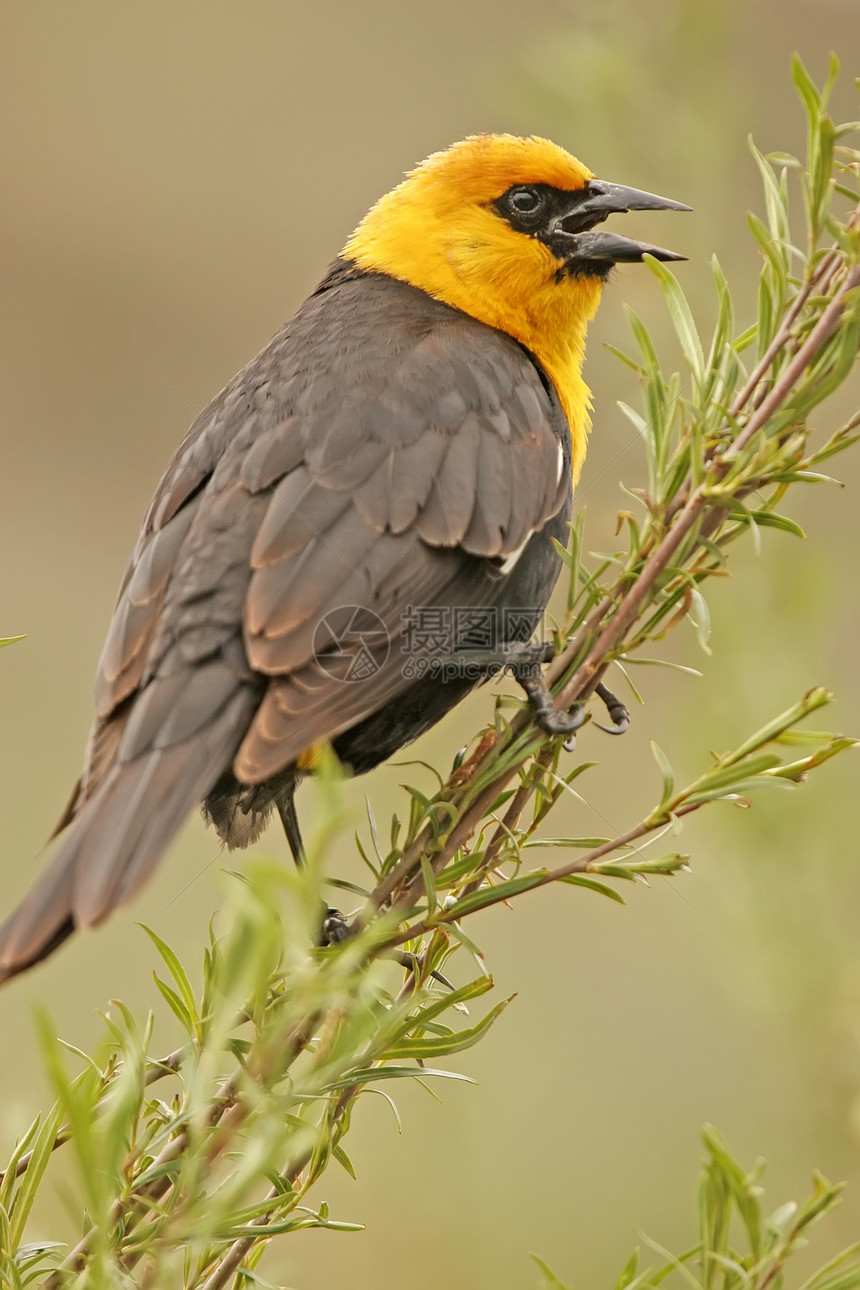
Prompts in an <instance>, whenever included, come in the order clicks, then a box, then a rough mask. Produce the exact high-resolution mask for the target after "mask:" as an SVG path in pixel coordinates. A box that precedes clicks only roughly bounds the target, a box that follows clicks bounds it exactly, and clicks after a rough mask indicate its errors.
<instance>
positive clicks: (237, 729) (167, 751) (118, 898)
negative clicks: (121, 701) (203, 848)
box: [0, 686, 259, 984]
mask: <svg viewBox="0 0 860 1290" xmlns="http://www.w3.org/2000/svg"><path fill="white" fill-rule="evenodd" d="M258 701H259V700H258V698H257V699H256V700H255V699H254V698H253V696H252V695H251V694H250V693H249V691H248V688H247V687H245V686H242V687H240V688H239V689H238V690H237V691H235V692H234V694H233V697H232V698H231V700H230V701H229V702H228V703H227V704H226V705H225V706H224V707H223V708H222V709H221V711H220V712H218V713H217V715H216V716H215V717H214V719H213V720H211V721H210V722H209V723H207V724H206V725H205V726H204V728H203V729H200V730H197V731H196V732H195V733H194V735H192V736H191V737H190V738H187V739H184V740H182V741H181V742H178V743H175V744H172V745H171V746H169V747H161V748H158V747H155V748H151V749H150V750H148V751H147V752H144V753H142V754H141V755H140V756H137V757H135V758H134V759H133V760H130V761H117V762H115V763H114V765H113V766H112V767H111V769H110V770H109V771H108V773H107V774H106V776H105V778H104V780H103V781H102V783H101V784H100V785H99V787H98V789H97V790H96V791H95V792H94V793H93V795H92V797H91V798H90V799H89V800H88V801H86V802H85V803H84V804H83V806H82V807H81V809H80V811H79V812H78V813H77V814H76V815H75V817H74V819H73V820H72V822H71V824H70V825H69V827H68V828H67V829H66V831H65V832H64V834H63V835H62V840H61V841H60V843H59V846H58V849H57V852H56V854H55V855H54V856H53V858H52V859H51V861H50V863H49V864H48V865H47V867H46V868H45V869H44V870H43V871H42V873H41V874H40V875H39V878H38V879H37V881H36V882H35V884H34V885H33V886H32V887H31V889H30V891H29V892H28V893H27V895H26V896H25V897H24V899H23V900H22V902H21V904H20V905H19V906H18V908H17V909H16V910H15V911H14V913H13V914H11V915H10V917H9V918H8V919H7V920H6V922H5V923H4V924H3V926H2V927H0V984H2V982H4V981H6V980H8V979H9V977H12V976H15V974H16V973H18V972H23V971H24V969H25V968H28V967H30V966H32V964H34V963H38V962H39V960H40V959H43V958H46V957H47V956H48V955H49V954H51V953H52V952H53V951H54V950H55V949H56V948H57V946H58V945H60V944H62V942H63V941H64V940H65V939H66V937H67V936H70V935H71V933H72V932H73V931H75V930H76V929H77V928H80V927H94V926H95V925H96V924H97V923H100V922H101V921H102V920H103V919H104V918H107V916H108V915H109V914H110V913H111V912H112V911H113V910H115V909H117V908H118V907H119V906H120V905H124V904H125V902H126V901H128V900H130V899H131V898H132V896H134V894H135V893H136V892H137V891H138V890H139V888H140V887H142V886H143V884H144V883H145V882H146V880H147V879H148V878H149V876H150V874H151V873H152V871H153V870H154V868H155V866H156V865H157V864H158V861H159V860H160V859H161V857H162V855H163V854H164V852H165V850H166V848H167V846H168V845H169V843H170V841H171V839H172V838H173V836H174V834H175V833H176V832H177V830H178V829H179V828H180V826H181V824H182V822H183V820H184V819H185V817H186V816H187V815H188V813H189V811H191V810H192V809H193V807H194V806H195V805H197V803H199V802H200V801H201V799H202V798H203V797H205V796H206V794H207V793H208V792H209V790H210V789H211V787H212V785H213V784H214V783H215V781H216V780H217V779H218V776H219V774H220V773H221V771H222V770H223V768H224V766H225V765H229V763H230V762H231V760H232V758H233V756H234V754H235V752H236V749H237V747H238V745H239V743H240V741H241V738H242V735H243V734H244V732H245V730H246V729H247V725H248V721H249V720H250V716H251V713H252V712H253V709H254V707H255V706H256V702H258Z"/></svg>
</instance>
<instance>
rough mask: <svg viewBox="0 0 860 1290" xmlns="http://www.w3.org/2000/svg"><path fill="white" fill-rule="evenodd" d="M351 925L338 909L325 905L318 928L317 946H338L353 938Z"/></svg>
mask: <svg viewBox="0 0 860 1290" xmlns="http://www.w3.org/2000/svg"><path fill="white" fill-rule="evenodd" d="M354 935H355V933H354V931H353V927H352V923H351V922H350V920H349V919H348V918H347V917H346V915H345V914H342V913H341V912H340V910H339V909H332V907H331V905H326V906H325V908H324V909H323V920H322V927H321V928H320V938H319V945H320V946H321V947H322V948H324V947H325V946H328V945H340V944H342V942H343V941H348V940H349V939H350V937H351V936H354Z"/></svg>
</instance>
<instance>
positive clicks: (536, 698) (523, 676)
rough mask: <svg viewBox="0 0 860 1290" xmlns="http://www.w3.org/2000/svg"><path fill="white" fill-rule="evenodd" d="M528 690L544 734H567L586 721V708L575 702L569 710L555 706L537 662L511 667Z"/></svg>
mask: <svg viewBox="0 0 860 1290" xmlns="http://www.w3.org/2000/svg"><path fill="white" fill-rule="evenodd" d="M511 670H512V671H513V674H514V676H515V677H516V678H517V680H518V681H519V683H520V685H521V686H522V687H523V689H524V690H525V692H526V696H527V698H528V701H529V704H530V706H531V710H532V713H533V715H534V719H535V721H536V722H537V724H538V725H539V726H540V728H541V730H542V731H543V732H544V734H547V735H567V736H568V737H569V736H570V735H572V734H573V733H574V732H575V731H577V730H578V729H579V728H580V726H581V725H582V724H583V723H584V721H585V708H584V707H583V706H582V704H581V703H575V704H574V705H573V707H572V708H571V709H570V711H569V712H564V711H563V710H562V709H561V708H557V707H556V706H555V701H554V699H553V697H552V695H551V693H550V691H549V687H548V685H547V683H546V681H545V679H544V675H543V672H541V670H540V667H539V665H538V664H536V663H531V664H527V665H521V666H518V667H516V668H513V669H511Z"/></svg>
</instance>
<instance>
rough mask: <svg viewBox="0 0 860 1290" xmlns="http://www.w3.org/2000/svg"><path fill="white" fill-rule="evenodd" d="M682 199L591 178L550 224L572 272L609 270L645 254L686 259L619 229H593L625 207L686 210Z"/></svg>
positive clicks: (688, 208) (653, 209)
mask: <svg viewBox="0 0 860 1290" xmlns="http://www.w3.org/2000/svg"><path fill="white" fill-rule="evenodd" d="M690 209H691V208H690V207H689V206H685V205H684V203H683V202H675V201H672V200H671V199H670V198H668V197H657V196H656V195H655V194H654V193H643V192H640V190H639V189H638V188H625V187H623V185H621V184H610V183H606V182H605V181H604V180H601V179H592V180H590V181H589V182H588V183H587V184H586V185H585V187H584V188H582V189H580V191H579V192H578V193H576V194H575V196H574V198H573V201H572V202H571V205H570V207H569V208H568V209H567V210H566V211H565V212H564V213H563V214H561V215H559V216H558V217H557V218H556V220H555V224H554V227H553V230H552V232H553V235H554V237H555V238H557V239H558V240H559V242H562V243H563V244H564V245H565V254H564V260H565V264H566V265H567V267H568V269H569V270H570V271H571V272H574V273H589V272H594V273H598V274H605V273H608V272H609V270H610V269H611V267H612V265H613V264H620V263H635V262H637V261H641V259H642V257H643V256H644V255H653V256H654V258H655V259H656V260H686V258H687V257H686V256H685V255H679V254H678V253H677V252H676V251H667V250H665V249H664V248H663V247H660V246H651V245H650V243H648V242H635V241H634V240H633V239H632V238H630V237H623V236H622V235H621V234H620V233H595V232H593V231H592V230H593V229H594V228H595V226H596V225H597V224H601V223H603V221H604V220H605V219H606V218H607V216H609V215H614V214H622V213H625V212H627V211H688V210H690Z"/></svg>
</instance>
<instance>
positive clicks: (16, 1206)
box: [4, 1102, 63, 1250]
mask: <svg viewBox="0 0 860 1290" xmlns="http://www.w3.org/2000/svg"><path fill="white" fill-rule="evenodd" d="M62 1122H63V1114H62V1107H61V1106H60V1103H59V1102H55V1103H54V1105H53V1107H52V1108H51V1110H50V1112H49V1114H48V1115H47V1117H46V1119H45V1122H44V1124H43V1125H42V1127H41V1129H40V1130H39V1133H38V1135H37V1137H36V1141H35V1142H34V1143H33V1154H32V1157H31V1158H30V1163H29V1164H28V1166H27V1170H26V1172H25V1174H24V1178H23V1181H22V1182H21V1185H20V1186H19V1188H18V1190H17V1192H16V1194H15V1199H14V1202H13V1206H12V1211H11V1227H10V1239H11V1248H12V1249H13V1250H15V1249H17V1248H18V1246H19V1245H20V1243H21V1239H22V1237H23V1235H24V1228H25V1226H26V1223H27V1219H28V1218H29V1217H30V1211H31V1210H32V1208H33V1203H34V1201H35V1199H36V1194H37V1192H38V1190H39V1184H40V1183H41V1181H42V1176H43V1174H44V1172H45V1170H46V1169H47V1167H48V1161H49V1160H50V1159H51V1153H52V1152H53V1150H54V1143H55V1141H56V1138H57V1134H58V1132H59V1130H60V1125H61V1124H62ZM4 1181H5V1180H4Z"/></svg>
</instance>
